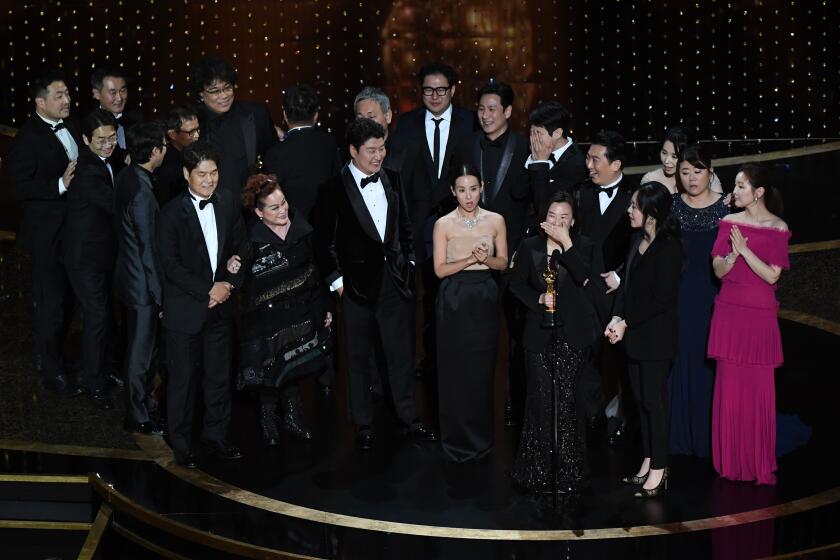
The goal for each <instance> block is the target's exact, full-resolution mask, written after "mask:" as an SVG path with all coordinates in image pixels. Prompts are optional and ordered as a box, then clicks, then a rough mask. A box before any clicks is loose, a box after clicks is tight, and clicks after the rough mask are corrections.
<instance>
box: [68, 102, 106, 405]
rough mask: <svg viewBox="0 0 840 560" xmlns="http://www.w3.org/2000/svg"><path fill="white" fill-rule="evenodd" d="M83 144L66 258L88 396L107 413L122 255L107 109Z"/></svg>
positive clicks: (87, 126) (89, 122) (90, 124)
mask: <svg viewBox="0 0 840 560" xmlns="http://www.w3.org/2000/svg"><path fill="white" fill-rule="evenodd" d="M82 140H83V141H84V143H85V147H84V148H82V149H81V151H80V152H79V159H78V160H77V164H76V175H75V177H74V178H73V188H72V189H70V190H68V191H67V195H66V196H67V216H66V218H65V221H64V234H63V235H62V259H63V262H64V266H65V268H66V269H67V275H68V277H69V279H70V284H71V285H72V287H73V291H74V293H75V294H76V299H77V300H78V301H79V303H80V304H81V307H82V315H83V356H84V379H85V386H86V389H87V391H88V397H89V398H90V401H91V402H92V403H93V405H94V406H95V407H97V408H100V409H102V410H110V409H111V408H113V404H112V403H111V399H110V397H109V396H108V393H106V391H105V374H106V371H105V370H106V368H108V367H109V366H110V365H111V364H110V360H109V357H110V352H109V350H113V337H114V331H115V329H114V326H115V324H114V321H113V319H112V317H111V277H112V273H113V270H114V259H115V257H116V253H117V244H116V236H115V235H114V233H115V232H114V175H113V173H114V170H113V167H112V165H111V163H110V157H111V154H113V153H114V149H115V147H116V145H117V120H116V119H115V118H114V116H113V115H112V114H111V113H109V112H108V111H106V110H104V109H94V110H93V111H91V112H90V113H89V114H88V115H86V116H85V118H84V119H82Z"/></svg>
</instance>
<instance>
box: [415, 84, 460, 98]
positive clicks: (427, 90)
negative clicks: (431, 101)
mask: <svg viewBox="0 0 840 560" xmlns="http://www.w3.org/2000/svg"><path fill="white" fill-rule="evenodd" d="M420 89H421V90H422V91H423V95H425V96H426V97H431V96H432V95H435V94H437V96H438V97H443V96H444V95H446V94H447V93H448V92H449V90H450V89H452V86H445V87H444V86H440V87H424V88H420Z"/></svg>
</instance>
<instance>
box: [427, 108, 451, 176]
mask: <svg viewBox="0 0 840 560" xmlns="http://www.w3.org/2000/svg"><path fill="white" fill-rule="evenodd" d="M432 119H443V120H442V121H440V124H439V125H438V127H439V128H440V161H438V169H437V173H438V175H437V178H438V179H440V176H441V173H442V172H443V156H444V154H445V153H446V143H447V142H448V141H449V127H450V125H451V124H452V105H451V104H450V105H449V107H447V108H446V111H444V112H443V114H442V115H441V116H440V117H436V116H434V115H433V114H432V113H430V112H429V110H428V109H427V110H426V143H427V144H428V145H429V153H430V154H431V155H432V159H433V160H434V159H435V122H434V121H433V120H432Z"/></svg>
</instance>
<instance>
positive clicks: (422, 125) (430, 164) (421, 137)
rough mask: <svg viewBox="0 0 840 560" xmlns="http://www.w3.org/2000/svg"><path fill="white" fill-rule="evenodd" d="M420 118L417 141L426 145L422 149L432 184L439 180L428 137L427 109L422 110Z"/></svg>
mask: <svg viewBox="0 0 840 560" xmlns="http://www.w3.org/2000/svg"><path fill="white" fill-rule="evenodd" d="M419 116H420V118H419V119H418V122H417V132H418V137H417V142H418V143H419V144H420V145H421V146H423V147H424V149H422V150H420V151H421V152H422V153H423V163H425V164H426V173H428V175H429V178H430V179H431V180H432V184H435V183H436V182H437V177H438V175H437V169H435V162H434V159H433V157H434V156H433V155H432V148H431V147H430V146H429V141H428V140H427V139H426V111H425V110H424V111H422V112H421V113H420V115H419ZM448 147H449V143H448V142H447V148H448Z"/></svg>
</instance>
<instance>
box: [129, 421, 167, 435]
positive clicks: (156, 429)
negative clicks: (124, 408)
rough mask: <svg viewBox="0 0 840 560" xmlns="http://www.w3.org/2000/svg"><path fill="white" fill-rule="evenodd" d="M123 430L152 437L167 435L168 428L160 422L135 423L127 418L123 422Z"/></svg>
mask: <svg viewBox="0 0 840 560" xmlns="http://www.w3.org/2000/svg"><path fill="white" fill-rule="evenodd" d="M123 428H124V429H125V431H127V432H131V433H136V434H145V435H152V436H162V435H166V428H165V427H164V426H162V425H161V424H160V423H159V422H154V421H152V420H147V421H146V422H133V421H131V420H129V419H128V418H126V419H125V420H123Z"/></svg>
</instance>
